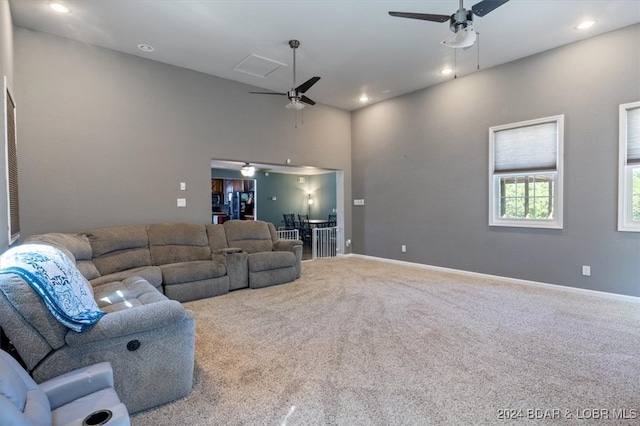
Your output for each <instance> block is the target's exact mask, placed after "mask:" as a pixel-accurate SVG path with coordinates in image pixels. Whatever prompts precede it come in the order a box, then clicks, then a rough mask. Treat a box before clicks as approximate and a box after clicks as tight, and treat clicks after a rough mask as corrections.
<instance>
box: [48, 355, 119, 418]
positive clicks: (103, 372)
mask: <svg viewBox="0 0 640 426" xmlns="http://www.w3.org/2000/svg"><path fill="white" fill-rule="evenodd" d="M39 386H40V389H42V390H43V391H44V393H45V394H46V395H47V398H48V399H49V403H50V404H51V409H52V410H55V409H56V408H58V407H62V406H63V405H66V404H68V403H70V402H71V401H75V400H76V399H78V398H81V397H83V396H87V395H90V394H92V393H94V392H97V391H99V390H102V389H106V388H112V387H113V370H112V369H111V364H110V363H108V362H101V363H98V364H93V365H90V366H88V367H84V368H80V369H77V370H73V371H70V372H68V373H66V374H63V375H61V376H58V377H54V378H53V379H51V380H47V381H45V382H42V383H40V385H39Z"/></svg>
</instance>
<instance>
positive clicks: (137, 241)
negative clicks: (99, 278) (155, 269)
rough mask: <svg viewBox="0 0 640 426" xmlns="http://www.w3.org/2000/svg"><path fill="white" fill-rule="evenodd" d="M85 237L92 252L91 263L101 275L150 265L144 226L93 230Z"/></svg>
mask: <svg viewBox="0 0 640 426" xmlns="http://www.w3.org/2000/svg"><path fill="white" fill-rule="evenodd" d="M87 237H88V239H89V243H90V244H91V249H92V250H93V263H94V264H95V266H96V268H97V269H98V272H100V274H101V275H106V274H112V273H114V272H120V271H124V270H127V269H133V268H139V267H141V266H150V265H151V255H150V253H149V239H148V238H147V229H146V227H144V226H118V227H114V228H101V229H94V230H92V231H91V232H88V233H87Z"/></svg>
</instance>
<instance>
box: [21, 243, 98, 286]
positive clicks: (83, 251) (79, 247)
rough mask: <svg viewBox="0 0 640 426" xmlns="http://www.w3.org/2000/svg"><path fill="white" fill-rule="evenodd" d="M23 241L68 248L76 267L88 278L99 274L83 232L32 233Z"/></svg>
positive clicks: (90, 278)
mask: <svg viewBox="0 0 640 426" xmlns="http://www.w3.org/2000/svg"><path fill="white" fill-rule="evenodd" d="M24 242H25V243H40V244H49V245H52V246H55V247H58V248H61V249H66V250H68V251H69V252H70V253H71V255H72V256H73V257H71V259H72V260H74V261H75V262H76V267H77V268H78V270H79V271H80V273H81V274H82V275H84V277H85V278H86V279H88V280H92V279H94V278H96V277H99V276H100V273H99V272H98V270H97V269H96V267H95V265H94V264H93V261H92V257H93V251H92V250H91V244H89V239H88V238H87V236H86V235H84V234H62V233H57V232H52V233H49V234H41V235H32V236H30V237H27V238H26V239H25V241H24Z"/></svg>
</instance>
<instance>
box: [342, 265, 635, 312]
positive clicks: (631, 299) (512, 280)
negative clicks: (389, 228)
mask: <svg viewBox="0 0 640 426" xmlns="http://www.w3.org/2000/svg"><path fill="white" fill-rule="evenodd" d="M339 257H356V258H360V259H369V260H377V261H380V262H387V263H394V264H397V265H405V266H413V267H416V268H423V269H428V270H431V271H440V272H448V273H452V274H459V275H466V276H469V277H476V278H487V279H492V280H496V281H503V282H508V283H512V284H520V285H527V286H535V287H542V288H547V289H551V290H557V291H564V292H567V293H578V294H583V295H590V296H595V297H602V298H605V299H612V300H619V301H624V302H633V303H640V297H636V296H627V295H625V294H616V293H607V292H606V291H598V290H588V289H585V288H577V287H568V286H564V285H560V284H549V283H542V282H538V281H529V280H521V279H518V278H509V277H501V276H499V275H489V274H482V273H480V272H471V271H464V270H461V269H451V268H444V267H442V266H433V265H425V264H423V263H413V262H407V261H404V260H395V259H387V258H384V257H375V256H367V255H364V254H355V253H349V254H344V255H341V256H339Z"/></svg>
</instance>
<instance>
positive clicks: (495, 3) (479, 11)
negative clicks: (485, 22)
mask: <svg viewBox="0 0 640 426" xmlns="http://www.w3.org/2000/svg"><path fill="white" fill-rule="evenodd" d="M508 1H509V0H483V1H481V2H480V3H476V4H474V5H473V7H472V8H471V10H472V11H473V14H474V15H476V16H480V17H482V16H484V15H486V14H487V13H489V12H491V11H493V10H495V9H497V8H499V7H500V6H502V5H503V4H505V3H506V2H508Z"/></svg>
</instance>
